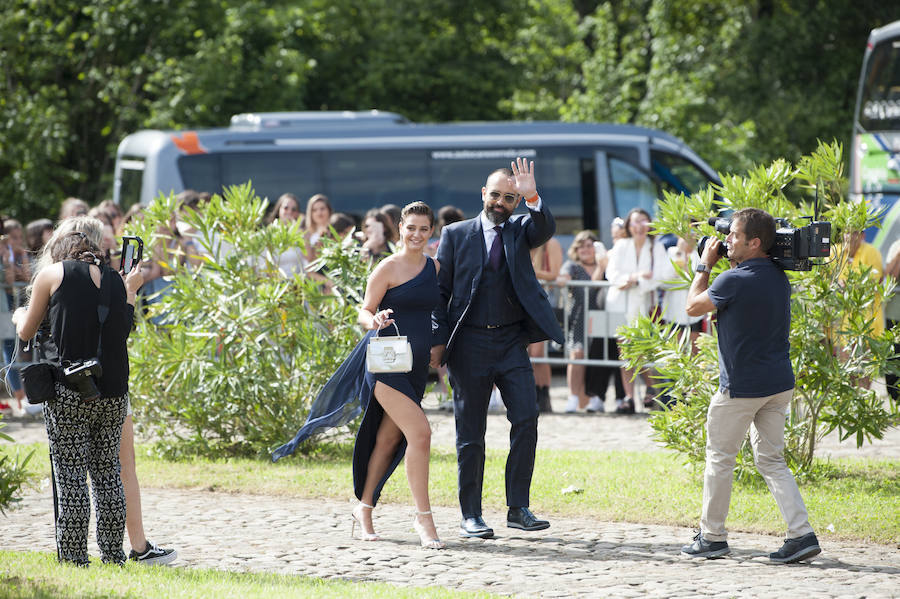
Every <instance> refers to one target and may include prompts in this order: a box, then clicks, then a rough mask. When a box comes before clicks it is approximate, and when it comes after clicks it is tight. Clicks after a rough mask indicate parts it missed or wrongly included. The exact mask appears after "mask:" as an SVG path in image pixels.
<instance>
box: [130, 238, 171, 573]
mask: <svg viewBox="0 0 900 599" xmlns="http://www.w3.org/2000/svg"><path fill="white" fill-rule="evenodd" d="M143 256H144V241H143V240H142V239H141V238H140V237H131V236H128V235H126V236H123V237H122V253H121V257H122V259H121V262H120V266H119V272H121V273H122V274H123V275H130V273H131V272H133V271H134V270H140V263H141V260H142V259H143ZM133 415H134V412H133V410H132V409H131V401H129V402H128V408H127V412H126V414H125V422H124V423H123V424H122V442H121V444H120V447H119V461H120V462H121V464H122V473H121V476H122V486H123V487H124V488H125V504H126V505H127V506H128V512H127V514H126V518H125V529H126V530H127V531H128V541H129V542H130V543H131V552H130V553H129V554H128V559H130V560H133V561H135V562H137V563H139V564H143V565H146V566H162V565H165V564H169V563H172V562H173V561H175V559H177V558H178V552H177V551H175V550H174V549H169V548H165V547H159V546H158V545H157V544H156V543H153V542H152V541H150V540H149V539H148V538H147V534H146V532H144V518H143V510H142V509H141V487H140V484H139V483H138V478H137V464H136V463H135V454H134V420H133Z"/></svg>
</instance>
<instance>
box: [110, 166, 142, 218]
mask: <svg viewBox="0 0 900 599" xmlns="http://www.w3.org/2000/svg"><path fill="white" fill-rule="evenodd" d="M119 166H120V167H121V171H120V174H119V177H120V178H119V181H117V182H116V184H117V185H118V186H119V205H120V206H121V208H122V211H123V212H127V211H128V209H129V208H131V207H132V206H133V205H134V204H139V203H140V201H141V184H142V182H143V179H144V161H143V160H135V159H129V158H120V159H119Z"/></svg>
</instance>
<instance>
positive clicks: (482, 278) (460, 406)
mask: <svg viewBox="0 0 900 599" xmlns="http://www.w3.org/2000/svg"><path fill="white" fill-rule="evenodd" d="M511 166H512V168H511V169H506V168H503V169H498V170H495V171H494V172H492V173H491V174H490V175H489V176H488V178H487V181H486V182H485V184H484V187H482V188H481V199H482V202H483V203H484V210H483V211H482V212H481V213H480V214H479V215H478V216H476V217H475V218H472V219H469V220H465V221H462V222H458V223H453V224H452V225H449V226H446V227H444V229H443V231H442V233H441V241H440V245H439V246H438V254H437V259H438V262H440V264H441V271H440V273H439V274H438V284H439V286H440V290H441V303H440V304H439V305H438V307H437V308H436V309H435V311H434V314H433V321H434V322H433V327H434V339H433V343H434V347H432V350H431V363H432V365H433V366H437V365H439V364H442V363H444V362H446V363H447V366H448V371H449V374H450V383H451V384H452V385H453V410H454V414H455V416H456V456H457V462H458V476H459V478H458V481H459V504H460V508H461V510H462V524H461V525H460V535H461V536H463V537H480V538H485V539H486V538H490V537H492V536H494V531H493V530H492V529H491V528H490V527H489V526H488V525H487V524H486V523H485V522H484V520H483V519H482V517H481V491H482V481H483V479H484V435H485V428H486V426H487V410H488V403H489V401H490V396H491V390H492V388H493V386H494V385H496V386H497V388H498V389H499V390H500V393H501V395H502V397H503V403H505V404H506V415H507V419H508V420H509V422H510V424H511V430H510V433H509V455H508V457H507V460H506V503H507V505H508V506H509V511H508V513H507V518H506V524H507V526H509V527H511V528H518V529H521V530H542V529H544V528H547V527H549V526H550V523H549V522H547V521H546V520H540V519H538V518H537V517H535V515H534V514H532V513H531V511H530V510H529V509H528V504H529V492H530V488H531V476H532V472H533V471H534V454H535V447H536V446H537V419H538V407H537V398H536V396H535V387H534V374H533V371H532V369H531V362H530V361H529V358H528V351H527V347H528V344H529V343H533V342H536V341H543V340H545V339H548V338H549V339H554V340H556V341H558V342H560V343H561V342H562V340H563V332H562V330H561V329H560V327H559V323H558V322H557V320H556V317H555V315H554V314H553V310H552V308H551V307H550V303H549V302H548V301H547V295H546V293H544V290H543V289H542V288H541V286H540V284H539V283H538V280H537V277H535V275H534V269H533V268H532V266H531V256H530V253H529V252H530V251H531V249H532V248H535V247H538V246H540V245H541V244H543V243H544V242H546V241H547V240H548V239H550V238H551V237H552V236H553V233H554V232H555V231H556V223H555V222H554V220H553V216H552V215H551V214H550V211H549V210H548V209H547V207H546V206H545V205H544V203H543V201H542V200H541V198H540V197H539V196H538V193H537V184H536V183H535V178H534V162H531V163H530V164H529V162H528V161H527V160H525V159H522V158H517V159H516V162H515V163H513V164H512V165H511ZM523 199H524V200H525V205H526V206H527V207H528V214H526V215H521V216H515V217H513V216H512V213H513V211H514V210H515V209H516V208H517V207H518V205H519V203H520V202H521V201H522V200H523Z"/></svg>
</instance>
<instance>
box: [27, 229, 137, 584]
mask: <svg viewBox="0 0 900 599" xmlns="http://www.w3.org/2000/svg"><path fill="white" fill-rule="evenodd" d="M102 241H103V223H101V222H100V221H98V220H97V219H95V218H91V217H87V216H80V217H73V218H71V219H67V220H65V221H63V222H61V223H60V225H59V227H58V228H57V230H56V231H55V232H54V234H53V236H52V237H51V238H50V240H49V241H48V242H47V245H46V246H45V247H44V251H43V253H42V255H41V258H40V260H39V261H38V266H37V268H36V272H35V275H34V277H33V279H32V284H31V288H30V299H29V302H28V307H27V308H20V309H19V310H17V311H16V312H15V314H14V315H13V320H14V322H15V324H16V332H17V333H18V335H19V338H20V339H31V338H32V337H33V336H34V335H35V333H36V332H37V330H38V328H39V326H40V325H41V322H42V321H43V320H44V318H45V316H49V324H50V331H49V338H48V339H46V340H44V341H43V342H42V347H43V349H44V351H45V356H46V355H47V354H48V353H50V354H52V353H55V354H56V358H57V359H58V360H59V362H60V364H61V365H62V367H63V368H66V369H67V370H69V371H70V370H72V369H77V368H78V367H79V365H82V366H83V365H84V364H90V363H91V361H92V360H97V361H98V362H99V366H100V367H101V369H102V374H101V373H100V372H98V371H97V369H96V366H90V368H89V371H90V372H91V375H85V376H84V377H81V378H80V379H74V380H73V379H72V376H71V375H64V376H62V380H61V381H58V382H56V383H55V397H54V398H53V399H50V400H49V401H47V402H46V403H45V405H44V420H45V424H46V427H47V437H48V439H49V441H50V459H51V462H52V464H53V473H54V476H55V478H56V487H57V491H58V492H57V495H58V497H59V505H58V507H59V513H58V517H57V520H56V541H57V549H58V554H59V558H60V560H62V561H64V562H72V563H75V564H78V565H82V566H87V565H88V552H87V532H88V523H89V517H90V493H89V491H88V485H87V476H88V474H90V479H91V486H92V490H93V496H94V505H95V510H96V513H97V544H98V545H99V547H100V553H101V557H102V559H103V561H104V562H108V563H117V564H122V563H124V562H125V553H124V552H123V551H122V540H123V536H124V531H125V493H124V491H123V488H122V479H121V478H120V476H119V468H120V464H119V445H120V439H121V434H122V423H123V421H124V420H125V413H126V410H127V404H128V351H127V346H126V342H127V339H128V335H129V333H130V332H131V326H132V322H133V318H134V302H135V296H136V293H137V289H138V288H139V287H140V286H141V284H142V283H143V277H142V275H141V269H139V268H135V269H133V270H132V271H131V272H130V273H129V274H128V276H127V277H124V280H123V277H122V276H120V275H119V274H118V273H116V272H115V271H113V270H112V269H110V268H109V266H108V265H107V264H106V263H105V262H104V259H103V252H102V251H101V250H100V246H101V244H102ZM104 298H105V299H104ZM104 305H105V307H106V309H105V310H104V309H103V306H104ZM104 316H105V318H104ZM82 372H84V371H82ZM87 379H89V380H90V384H85V382H84V381H85V380H87ZM78 380H81V381H82V383H81V384H78V382H77V381H78ZM92 386H93V387H92ZM86 389H87V391H86Z"/></svg>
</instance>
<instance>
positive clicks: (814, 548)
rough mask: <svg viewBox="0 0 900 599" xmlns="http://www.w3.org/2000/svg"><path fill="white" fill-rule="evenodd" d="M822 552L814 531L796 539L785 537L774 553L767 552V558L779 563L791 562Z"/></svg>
mask: <svg viewBox="0 0 900 599" xmlns="http://www.w3.org/2000/svg"><path fill="white" fill-rule="evenodd" d="M820 553H822V549H821V548H820V547H819V539H817V538H816V533H814V532H810V533H807V534H805V535H803V536H802V537H797V538H796V539H785V540H784V545H782V546H781V549H779V550H778V551H776V552H775V553H770V554H769V559H770V560H772V561H773V562H778V563H779V564H793V563H794V562H799V561H802V560H805V559H809V558H811V557H815V556H817V555H819V554H820Z"/></svg>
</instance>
